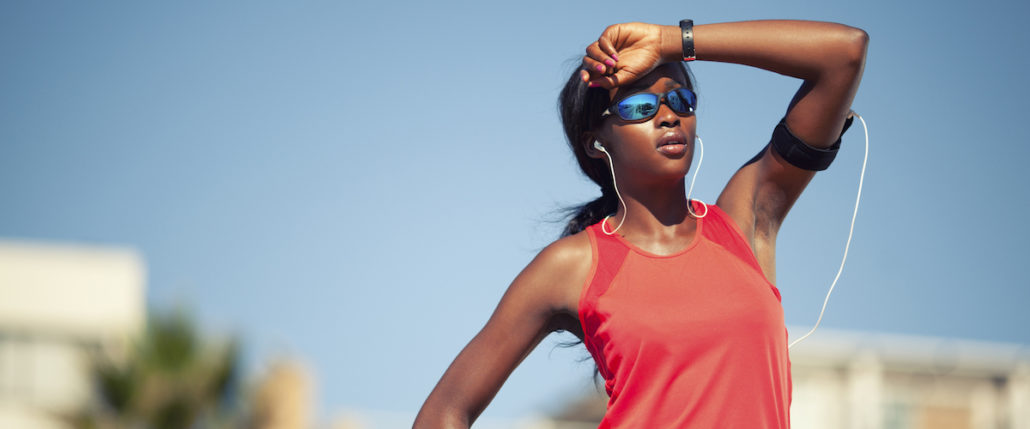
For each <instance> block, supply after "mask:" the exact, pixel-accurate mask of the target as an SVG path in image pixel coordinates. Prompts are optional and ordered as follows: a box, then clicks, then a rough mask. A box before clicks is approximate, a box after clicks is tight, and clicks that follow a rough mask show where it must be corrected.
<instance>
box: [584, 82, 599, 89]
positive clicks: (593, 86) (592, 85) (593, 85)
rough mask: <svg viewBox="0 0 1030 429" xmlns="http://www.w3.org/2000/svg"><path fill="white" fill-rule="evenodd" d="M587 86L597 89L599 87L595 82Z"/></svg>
mask: <svg viewBox="0 0 1030 429" xmlns="http://www.w3.org/2000/svg"><path fill="white" fill-rule="evenodd" d="M587 86H588V87H590V88H597V87H599V86H601V85H598V84H597V82H590V83H589V84H588V85H587Z"/></svg>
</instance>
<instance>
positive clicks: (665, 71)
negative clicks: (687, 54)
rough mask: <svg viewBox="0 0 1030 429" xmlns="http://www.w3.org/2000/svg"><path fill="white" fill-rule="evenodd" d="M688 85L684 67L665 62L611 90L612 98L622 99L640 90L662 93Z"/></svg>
mask: <svg viewBox="0 0 1030 429" xmlns="http://www.w3.org/2000/svg"><path fill="white" fill-rule="evenodd" d="M685 86H687V84H686V75H685V73H684V72H683V68H682V67H680V66H679V65H677V64H663V65H662V66H660V67H658V68H656V69H654V70H652V71H651V73H648V74H646V75H644V77H642V78H640V79H638V80H636V81H634V82H633V83H632V84H630V85H629V86H626V87H621V86H620V87H616V88H614V89H613V90H611V91H610V92H609V95H610V96H611V100H620V99H622V98H625V97H626V96H628V95H630V94H635V93H638V92H653V93H661V92H667V91H670V90H672V89H676V88H682V87H685Z"/></svg>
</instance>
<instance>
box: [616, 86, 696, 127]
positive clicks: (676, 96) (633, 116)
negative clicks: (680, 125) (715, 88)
mask: <svg viewBox="0 0 1030 429" xmlns="http://www.w3.org/2000/svg"><path fill="white" fill-rule="evenodd" d="M663 102H664V103H665V104H666V105H668V106H669V108H670V109H672V111H673V112H676V113H677V114H680V115H689V114H691V113H694V110H695V109H697V95H695V94H694V91H691V90H689V89H687V88H676V89H674V90H672V91H669V92H666V93H665V94H652V93H649V92H641V93H638V94H633V95H631V96H629V97H626V98H623V99H622V100H619V102H618V103H615V104H613V105H612V106H611V107H609V108H608V109H607V110H605V111H604V113H601V117H605V116H608V115H612V114H618V115H619V117H620V118H622V119H623V120H625V121H646V120H648V119H651V118H653V117H654V115H656V114H658V107H659V106H661V104H662V103H663Z"/></svg>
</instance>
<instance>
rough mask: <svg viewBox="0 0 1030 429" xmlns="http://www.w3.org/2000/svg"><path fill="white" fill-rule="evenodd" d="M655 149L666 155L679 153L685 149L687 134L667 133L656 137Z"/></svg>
mask: <svg viewBox="0 0 1030 429" xmlns="http://www.w3.org/2000/svg"><path fill="white" fill-rule="evenodd" d="M656 149H657V150H658V151H659V152H661V153H664V154H666V155H681V154H683V153H684V152H686V150H687V136H685V135H683V134H681V133H668V134H665V135H663V136H662V137H661V138H659V139H658V146H657V147H656Z"/></svg>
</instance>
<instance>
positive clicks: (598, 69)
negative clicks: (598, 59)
mask: <svg viewBox="0 0 1030 429" xmlns="http://www.w3.org/2000/svg"><path fill="white" fill-rule="evenodd" d="M595 68H596V69H597V71H599V72H601V73H604V66H602V65H600V64H598V65H597V67H595Z"/></svg>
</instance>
